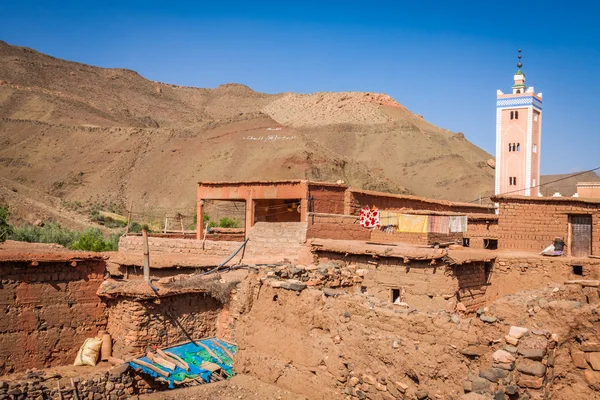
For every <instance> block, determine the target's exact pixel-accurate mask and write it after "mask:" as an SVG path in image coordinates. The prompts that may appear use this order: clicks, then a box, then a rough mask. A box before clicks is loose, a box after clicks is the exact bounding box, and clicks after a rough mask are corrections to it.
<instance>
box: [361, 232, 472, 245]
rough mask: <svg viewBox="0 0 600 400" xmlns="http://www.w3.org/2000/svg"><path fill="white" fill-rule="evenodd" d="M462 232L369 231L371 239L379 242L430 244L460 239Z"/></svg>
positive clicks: (457, 241)
mask: <svg viewBox="0 0 600 400" xmlns="http://www.w3.org/2000/svg"><path fill="white" fill-rule="evenodd" d="M462 237H463V235H462V233H448V234H444V233H433V232H382V231H380V230H379V229H374V230H373V231H371V240H372V241H374V242H381V243H397V242H402V243H411V244H423V245H431V244H435V243H446V242H456V243H460V242H461V241H462Z"/></svg>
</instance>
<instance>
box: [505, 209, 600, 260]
mask: <svg viewBox="0 0 600 400" xmlns="http://www.w3.org/2000/svg"><path fill="white" fill-rule="evenodd" d="M570 214H574V215H577V214H588V215H592V254H595V255H600V204H598V203H588V202H582V201H577V200H575V199H573V200H569V199H561V200H560V201H558V200H553V199H546V200H543V199H527V198H510V199H504V200H502V199H501V200H500V219H499V221H498V239H499V240H498V248H499V249H518V250H530V251H534V252H540V251H542V250H543V249H544V248H545V247H546V246H548V245H550V244H552V241H553V240H554V238H555V237H562V238H564V240H565V242H566V241H567V238H568V236H569V232H568V229H569V228H568V226H569V215H570Z"/></svg>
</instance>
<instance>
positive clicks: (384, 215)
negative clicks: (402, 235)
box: [379, 210, 398, 226]
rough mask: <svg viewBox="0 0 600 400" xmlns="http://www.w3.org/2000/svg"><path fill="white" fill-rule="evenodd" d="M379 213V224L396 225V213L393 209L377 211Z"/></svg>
mask: <svg viewBox="0 0 600 400" xmlns="http://www.w3.org/2000/svg"><path fill="white" fill-rule="evenodd" d="M379 214H380V215H381V226H389V225H393V226H398V213H395V212H393V211H383V210H381V211H379Z"/></svg>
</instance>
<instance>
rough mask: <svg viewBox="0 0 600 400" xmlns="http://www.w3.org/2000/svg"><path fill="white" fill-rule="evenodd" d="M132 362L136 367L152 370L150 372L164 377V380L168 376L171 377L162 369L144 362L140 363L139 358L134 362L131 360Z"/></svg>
mask: <svg viewBox="0 0 600 400" xmlns="http://www.w3.org/2000/svg"><path fill="white" fill-rule="evenodd" d="M132 362H134V363H136V364H137V365H140V366H142V367H145V368H148V369H149V370H152V371H154V372H156V373H157V374H159V375H162V376H164V377H166V378H168V377H169V376H171V374H170V373H169V372H167V371H163V370H162V369H160V368H158V367H157V366H154V365H152V364H149V363H147V362H146V361H142V360H140V359H139V358H136V359H135V360H132Z"/></svg>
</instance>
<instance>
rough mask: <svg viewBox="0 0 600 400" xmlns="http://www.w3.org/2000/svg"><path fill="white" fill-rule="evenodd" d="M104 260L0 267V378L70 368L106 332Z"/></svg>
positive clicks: (21, 263)
mask: <svg viewBox="0 0 600 400" xmlns="http://www.w3.org/2000/svg"><path fill="white" fill-rule="evenodd" d="M104 272H105V263H104V261H102V260H81V261H77V265H76V266H71V264H70V262H52V263H39V265H38V266H35V267H34V266H31V264H29V263H24V262H3V263H0V276H2V283H1V284H0V309H2V314H3V315H2V316H1V317H0V375H3V374H6V373H10V372H18V371H24V370H26V369H28V368H44V367H52V366H57V365H66V364H71V363H73V361H74V359H75V356H76V354H77V351H78V350H79V347H80V346H81V345H82V344H83V342H84V341H85V339H86V338H88V337H93V336H95V335H96V334H97V333H98V329H100V328H101V329H104V327H105V326H106V316H105V314H104V311H105V306H104V304H103V303H102V302H101V300H100V298H99V297H98V296H96V291H97V290H98V287H99V286H100V284H101V283H102V281H103V279H104Z"/></svg>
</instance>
